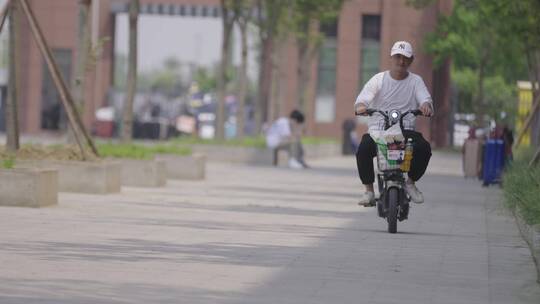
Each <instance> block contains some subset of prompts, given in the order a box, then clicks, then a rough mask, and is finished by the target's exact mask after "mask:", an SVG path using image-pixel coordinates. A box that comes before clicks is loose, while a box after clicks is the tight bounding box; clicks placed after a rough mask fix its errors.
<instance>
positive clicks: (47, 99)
mask: <svg viewBox="0 0 540 304" xmlns="http://www.w3.org/2000/svg"><path fill="white" fill-rule="evenodd" d="M52 52H53V56H54V59H55V60H56V64H57V65H58V68H59V69H60V73H61V74H62V77H63V78H64V81H65V83H66V85H68V86H69V84H71V62H72V55H71V54H72V52H71V50H66V49H56V50H53V51H52ZM66 126H67V124H66V114H65V112H64V108H63V107H62V103H61V101H60V95H59V94H58V90H57V89H56V86H55V85H54V81H53V79H52V76H51V74H50V73H49V69H48V68H47V65H46V63H45V62H44V63H43V83H42V87H41V128H42V129H45V130H65V129H66Z"/></svg>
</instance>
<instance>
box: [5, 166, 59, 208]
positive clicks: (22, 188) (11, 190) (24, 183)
mask: <svg viewBox="0 0 540 304" xmlns="http://www.w3.org/2000/svg"><path fill="white" fill-rule="evenodd" d="M56 204H58V172H57V171H56V170H50V169H19V168H18V169H0V206H11V207H34V208H38V207H45V206H51V205H56Z"/></svg>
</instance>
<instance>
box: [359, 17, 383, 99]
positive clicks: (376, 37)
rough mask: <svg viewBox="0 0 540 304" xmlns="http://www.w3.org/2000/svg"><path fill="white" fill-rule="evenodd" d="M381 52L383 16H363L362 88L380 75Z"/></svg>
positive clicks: (361, 40)
mask: <svg viewBox="0 0 540 304" xmlns="http://www.w3.org/2000/svg"><path fill="white" fill-rule="evenodd" d="M380 51H381V16H379V15H363V16H362V37H361V39H360V52H361V53H360V58H361V60H360V88H362V87H363V86H364V84H366V82H367V81H368V80H369V79H370V78H371V77H373V75H375V74H377V73H379V71H380V67H379V62H380V54H381V53H380Z"/></svg>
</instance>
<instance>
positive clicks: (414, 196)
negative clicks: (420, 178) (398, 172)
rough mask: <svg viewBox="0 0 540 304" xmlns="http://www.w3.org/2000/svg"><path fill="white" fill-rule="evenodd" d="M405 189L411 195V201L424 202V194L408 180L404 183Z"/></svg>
mask: <svg viewBox="0 0 540 304" xmlns="http://www.w3.org/2000/svg"><path fill="white" fill-rule="evenodd" d="M405 190H406V191H407V193H408V194H409V196H410V197H411V200H412V201H413V203H417V204H421V203H423V202H424V195H423V194H422V192H420V191H419V190H418V188H416V185H415V184H413V183H408V182H407V183H405Z"/></svg>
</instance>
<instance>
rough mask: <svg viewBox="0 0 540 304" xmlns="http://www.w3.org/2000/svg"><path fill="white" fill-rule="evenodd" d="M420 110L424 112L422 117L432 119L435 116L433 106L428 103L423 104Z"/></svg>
mask: <svg viewBox="0 0 540 304" xmlns="http://www.w3.org/2000/svg"><path fill="white" fill-rule="evenodd" d="M419 110H420V111H422V115H424V116H427V117H430V116H431V115H433V109H432V108H431V104H430V103H428V102H425V103H424V104H422V106H420V109H419Z"/></svg>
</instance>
